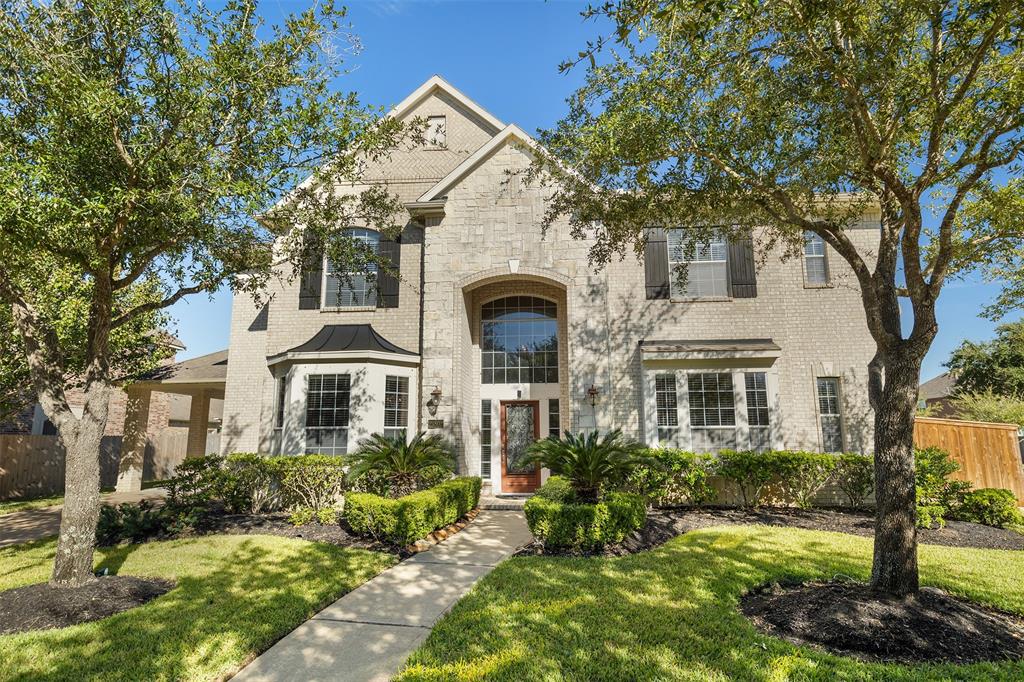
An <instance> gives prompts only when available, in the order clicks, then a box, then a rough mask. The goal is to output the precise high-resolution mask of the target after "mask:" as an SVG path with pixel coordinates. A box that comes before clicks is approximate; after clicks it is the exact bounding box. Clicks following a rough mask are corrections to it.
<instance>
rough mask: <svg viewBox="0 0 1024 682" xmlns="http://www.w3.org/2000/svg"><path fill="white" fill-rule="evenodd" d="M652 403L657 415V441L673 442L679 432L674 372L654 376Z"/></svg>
mask: <svg viewBox="0 0 1024 682" xmlns="http://www.w3.org/2000/svg"><path fill="white" fill-rule="evenodd" d="M654 403H655V410H656V412H657V415H658V442H659V443H672V444H674V443H675V440H676V437H677V435H678V433H679V410H678V409H677V407H678V404H679V403H678V398H677V396H676V377H675V375H674V374H658V375H657V376H655V377H654Z"/></svg>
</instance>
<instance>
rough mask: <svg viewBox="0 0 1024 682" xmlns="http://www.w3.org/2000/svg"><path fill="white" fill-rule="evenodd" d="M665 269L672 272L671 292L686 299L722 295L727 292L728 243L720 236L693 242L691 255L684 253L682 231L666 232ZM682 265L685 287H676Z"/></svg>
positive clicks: (685, 248) (685, 246) (686, 245)
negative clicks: (681, 288) (666, 264)
mask: <svg viewBox="0 0 1024 682" xmlns="http://www.w3.org/2000/svg"><path fill="white" fill-rule="evenodd" d="M666 237H667V244H668V262H669V269H670V270H671V272H672V278H671V282H670V287H671V289H672V295H673V296H677V297H686V298H708V297H713V298H723V297H727V296H728V295H729V283H728V273H729V268H728V252H729V249H728V244H727V242H726V240H725V239H724V238H720V237H719V238H715V239H713V240H711V241H708V242H700V243H697V244H695V245H693V254H692V256H691V255H690V254H689V253H687V250H688V249H687V247H688V242H687V239H686V234H685V230H681V229H676V230H669V231H668V232H667V233H666ZM680 267H685V268H686V287H685V290H680V289H679V286H680V283H679V281H678V277H677V274H678V270H679V268H680Z"/></svg>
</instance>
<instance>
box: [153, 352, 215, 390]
mask: <svg viewBox="0 0 1024 682" xmlns="http://www.w3.org/2000/svg"><path fill="white" fill-rule="evenodd" d="M227 378H228V351H227V349H224V350H219V351H217V352H215V353H209V354H207V355H200V356H199V357H197V358H191V359H189V360H183V361H181V362H176V363H174V364H173V365H167V366H165V367H159V368H157V369H155V370H153V371H152V372H149V373H148V374H144V375H143V376H142V377H140V379H139V381H140V382H156V383H163V384H194V383H223V382H224V381H226V380H227Z"/></svg>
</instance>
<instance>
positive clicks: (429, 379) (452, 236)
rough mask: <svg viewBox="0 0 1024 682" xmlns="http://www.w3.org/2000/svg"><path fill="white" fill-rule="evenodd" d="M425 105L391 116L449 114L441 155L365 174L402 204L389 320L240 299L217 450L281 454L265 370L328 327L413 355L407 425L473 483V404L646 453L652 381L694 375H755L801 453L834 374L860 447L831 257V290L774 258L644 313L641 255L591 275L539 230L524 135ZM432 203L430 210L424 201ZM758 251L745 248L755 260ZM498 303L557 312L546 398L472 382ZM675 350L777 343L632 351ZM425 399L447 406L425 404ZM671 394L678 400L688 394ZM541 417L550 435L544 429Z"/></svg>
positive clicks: (496, 460)
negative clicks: (534, 411) (652, 345)
mask: <svg viewBox="0 0 1024 682" xmlns="http://www.w3.org/2000/svg"><path fill="white" fill-rule="evenodd" d="M431 83H433V85H432V86H431ZM428 86H430V87H428ZM421 91H422V92H420V91H418V92H419V93H420V95H418V96H417V97H416V98H413V99H414V101H411V102H410V101H409V100H407V102H406V103H405V106H401V107H399V110H398V111H396V112H395V114H394V115H397V116H400V117H403V118H407V117H412V116H430V115H444V116H445V117H446V127H447V138H448V145H447V148H445V149H424V148H420V149H403V150H399V151H398V152H396V153H395V155H394V156H393V157H392V158H391V159H390V160H389V161H388V162H387V163H386V164H382V165H379V166H376V167H374V168H370V169H367V172H366V175H365V181H366V182H367V183H369V182H385V183H387V184H388V186H389V187H390V188H391V189H392V191H395V192H397V193H398V194H399V195H400V196H401V197H402V199H403V200H405V201H407V202H410V215H409V217H408V224H406V226H405V229H404V232H403V237H402V240H401V241H402V245H401V274H402V278H403V281H402V283H401V291H400V297H399V307H398V308H391V309H384V308H371V309H358V310H344V311H337V310H331V311H327V310H300V309H299V307H298V284H297V283H296V282H288V281H287V280H286V279H285V278H282V280H281V281H280V282H277V283H275V285H274V286H273V287H272V288H271V290H270V291H268V292H267V293H268V296H269V304H267V308H266V309H265V310H261V309H257V307H256V306H255V305H253V304H252V302H251V301H247V300H244V299H242V298H241V297H238V298H236V301H235V304H234V309H233V313H232V326H231V346H230V353H231V355H230V362H229V369H228V380H227V390H226V398H225V415H224V432H223V436H222V443H224V448H225V450H263V451H270V450H272V449H273V448H274V447H275V442H279V441H275V438H277V436H276V435H275V431H274V426H275V424H274V408H275V405H276V396H275V391H276V386H277V383H276V381H277V378H278V377H279V376H281V372H282V371H284V372H287V371H288V369H287V367H283V368H282V367H278V366H275V367H273V368H272V367H270V366H268V363H267V358H268V356H273V355H275V354H277V353H281V352H282V351H285V350H287V349H289V348H292V347H295V346H296V345H298V344H301V343H303V342H305V341H306V340H307V339H310V338H311V337H312V336H314V335H315V334H316V333H317V332H318V331H319V330H320V329H321V328H322V327H324V326H325V325H336V324H369V325H372V327H373V329H374V330H376V331H377V332H378V333H379V334H380V335H382V336H383V337H385V338H386V339H387V340H389V341H390V342H392V343H393V344H395V345H397V346H399V347H401V348H403V349H406V350H408V351H412V352H414V353H417V354H418V355H419V357H418V358H416V359H415V364H416V372H415V376H414V382H413V383H414V384H415V386H414V387H413V388H411V393H412V396H411V398H412V401H413V403H414V406H415V409H414V410H413V412H415V413H416V414H417V415H418V419H417V422H418V423H417V424H415V425H413V424H410V430H413V429H427V428H428V427H429V428H430V430H432V431H437V432H440V433H443V434H445V435H447V436H448V437H449V438H450V439H451V440H452V441H453V442H454V443H455V444H456V447H457V449H458V453H459V468H460V470H461V471H462V472H466V473H471V474H477V473H479V472H480V468H481V460H480V451H481V443H480V425H481V424H480V421H481V415H480V401H481V397H482V396H483V397H491V396H494V397H495V399H496V400H502V399H515V398H521V399H524V400H525V399H534V398H537V397H541V396H543V397H544V398H545V399H547V398H549V397H552V396H557V397H558V399H559V401H560V404H559V408H560V418H561V422H562V425H563V427H568V428H571V429H574V430H588V429H593V428H597V429H600V430H610V429H613V428H621V429H623V430H624V431H625V432H626V433H627V434H629V435H630V436H632V437H635V438H637V439H641V440H646V441H648V442H653V441H654V440H656V435H655V434H653V433H652V424H654V423H655V422H653V421H652V419H653V416H652V409H653V396H652V395H651V391H650V387H649V383H650V377H651V376H652V372H655V371H662V370H665V371H678V372H682V374H681V376H685V372H686V371H695V370H697V369H701V368H707V369H716V368H717V369H721V368H731V369H743V368H748V367H749V368H754V369H763V370H765V371H767V372H768V373H769V374H770V377H771V379H770V381H771V390H770V394H771V395H770V398H771V402H772V406H773V410H772V414H771V419H772V428H773V431H774V441H773V442H774V444H775V445H776V446H779V447H783V446H784V447H789V448H807V449H819V448H821V444H822V440H821V432H820V426H819V419H818V414H817V409H818V408H817V404H818V401H817V397H816V393H815V379H816V377H819V376H830V377H839V378H840V381H841V386H842V407H843V410H842V411H843V429H844V446H845V448H846V449H847V450H859V451H864V450H867V449H868V448H869V447H870V443H871V430H872V415H871V410H870V408H869V407H868V404H867V398H866V374H867V372H866V366H867V363H868V361H869V360H870V359H871V356H872V352H873V343H872V341H871V339H870V336H869V334H868V331H867V328H866V324H865V319H864V312H863V308H862V305H861V301H860V294H859V291H858V288H857V286H856V282H855V279H854V277H853V274H852V272H850V271H849V269H848V268H847V267H846V265H845V263H844V262H843V261H842V259H840V258H839V257H838V256H837V255H836V254H834V253H833V254H830V257H829V261H828V262H829V268H830V274H831V285H830V286H828V287H806V286H805V285H804V273H803V261H802V259H792V260H788V261H783V260H782V258H781V256H782V253H781V252H777V253H770V254H767V258H765V259H763V262H764V266H763V267H762V268H761V269H760V270H759V271H758V273H757V297H756V298H732V299H725V300H707V301H673V300H647V299H646V298H645V281H644V277H645V275H644V264H643V263H642V262H641V261H640V260H638V259H637V258H636V257H635V256H632V255H630V256H628V257H627V258H625V259H623V260H622V261H616V262H613V263H611V264H610V265H608V266H606V267H605V268H603V269H595V268H593V267H592V266H590V265H589V263H588V258H587V255H588V250H589V248H590V246H591V244H590V243H589V242H587V241H581V240H576V239H573V238H572V237H571V236H570V234H569V228H568V225H567V224H565V223H560V224H555V225H553V226H552V227H551V228H550V229H549V230H548V231H547V232H546V233H543V232H542V229H541V221H542V218H543V215H544V210H545V200H544V196H545V190H542V189H540V188H537V187H531V186H527V185H526V184H525V183H524V182H523V181H522V179H521V175H519V174H517V173H516V171H519V170H522V169H525V168H526V167H527V165H528V164H529V163H530V160H531V157H530V151H529V141H528V140H524V139H523V137H525V136H524V135H522V134H521V131H518V129H514V127H512V126H510V127H508V128H503V127H500V126H498V125H497V124H496V121H495V119H493V117H491V116H489V115H488V114H486V112H482V111H481V110H480V109H479V107H477V106H476V105H474V104H472V103H471V102H467V101H466V100H465V98H464V96H462V95H461V93H458V91H455V90H454V89H452V88H450V86H448V85H447V84H445V83H444V82H443V81H440V80H432V81H431V82H429V83H428V84H427V86H424V88H421ZM432 188H433V190H432ZM357 189H358V187H356V188H348V189H346V190H344V191H356V190H357ZM431 192H433V194H436V195H437V196H435V197H431V199H430V201H429V202H427V201H425V198H427V197H428V196H429V195H430V194H431ZM417 198H419V199H421V201H420V202H417V201H416V200H417ZM878 224H879V216H878V215H872V214H866V215H865V216H864V217H863V220H862V223H861V224H860V225H857V226H856V227H855V229H853V230H851V235H852V238H853V239H854V240H855V241H856V242H857V244H858V246H860V247H863V248H864V249H865V250H868V251H870V249H871V247H872V245H873V244H875V243H877V240H878ZM760 248H761V247H760V246H759V245H757V242H756V235H755V249H756V250H757V255H758V259H757V260H758V261H759V262H760V261H761V260H762V259H761V258H760V257H761V255H763V254H761V253H760ZM505 295H535V296H539V297H542V298H546V299H548V300H551V301H554V302H555V303H556V305H557V310H558V316H557V321H558V336H559V339H558V342H559V355H558V365H559V382H558V384H557V387H552V386H551V385H546V384H533V385H531V384H521V385H511V384H510V385H502V386H503V387H500V388H495V385H493V384H490V385H482V384H481V350H480V325H481V323H480V309H481V305H482V304H483V303H485V302H487V301H489V300H493V299H494V298H497V297H500V296H505ZM261 320H262V322H261ZM682 339H685V340H714V339H719V340H721V339H738V340H743V339H771V340H772V341H773V342H774V344H776V345H777V346H778V347H779V348H780V349H781V350H780V351H778V353H777V357H771V358H758V359H756V360H746V359H742V358H735V359H730V358H724V359H723V358H718V359H714V360H701V359H699V358H696V357H695V358H682V359H680V358H676V359H674V360H664V359H657V358H653V357H651V358H647V359H646V360H645V358H644V356H643V353H642V351H641V349H640V346H639V342H640V341H641V340H647V341H652V340H682ZM296 362H298V361H296ZM311 362H313V361H312V360H311ZM353 362H355V360H353ZM666 368H668V369H667V370H666ZM303 371H306V370H303ZM332 371H333V370H332ZM591 386H593V387H594V388H596V389H597V390H598V392H599V396H598V401H597V404H596V406H591V404H590V402H589V400H588V397H587V391H588V389H589V388H590V387H591ZM435 390H440V394H441V395H440V401H439V403H438V404H436V405H433V404H432V396H431V393H432V391H435ZM680 390H681V391H683V392H685V383H684V385H683V386H682V387H680ZM290 395H293V394H290ZM293 398H294V395H293ZM740 398H742V396H740ZM681 400H682V401H685V395H684V396H681ZM370 402H373V401H372V400H371V401H370ZM739 403H742V400H739ZM293 407H295V410H296V414H295V419H296V423H295V428H296V429H301V426H302V425H301V421H302V414H301V412H302V405H301V404H298V405H293ZM740 407H741V405H738V408H740ZM680 409H681V410H682V409H685V403H683V406H681V407H680ZM541 411H542V412H544V408H543V407H542V410H541ZM367 414H368V415H370V416H373V415H372V414H370V413H367ZM373 414H376V413H373ZM495 415H497V413H495ZM373 418H376V417H373ZM543 419H544V421H543V423H544V424H546V423H547V422H546V416H545V417H543ZM370 421H372V419H371V420H370ZM363 423H367V415H364V416H363ZM744 423H745V422H744ZM501 428H502V426H501V425H500V424H498V423H497V422H495V425H494V426H493V438H492V440H493V442H494V443H495V448H498V447H500V445H499V444H500V442H501V441H500V429H501ZM286 430H287V427H286ZM350 447H351V444H350ZM491 463H492V472H493V473H492V476H493V483H494V484H495V486H496V487H497V486H499V485H500V484H501V479H500V471H501V462H500V457H498V456H492V459H491Z"/></svg>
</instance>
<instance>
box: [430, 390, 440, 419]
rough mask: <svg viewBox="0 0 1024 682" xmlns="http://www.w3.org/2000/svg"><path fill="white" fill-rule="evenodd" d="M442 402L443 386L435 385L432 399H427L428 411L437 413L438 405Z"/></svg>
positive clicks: (433, 413)
mask: <svg viewBox="0 0 1024 682" xmlns="http://www.w3.org/2000/svg"><path fill="white" fill-rule="evenodd" d="M440 404H441V387H440V386H434V390H433V391H431V392H430V400H428V401H427V411H428V412H430V414H431V416H433V415H435V414H437V406H438V405H440Z"/></svg>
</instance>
